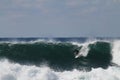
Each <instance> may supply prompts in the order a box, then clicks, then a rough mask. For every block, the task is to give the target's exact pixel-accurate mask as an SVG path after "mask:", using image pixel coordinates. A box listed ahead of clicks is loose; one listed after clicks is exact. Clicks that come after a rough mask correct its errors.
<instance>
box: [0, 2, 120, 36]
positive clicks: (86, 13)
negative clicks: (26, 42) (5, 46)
mask: <svg viewBox="0 0 120 80" xmlns="http://www.w3.org/2000/svg"><path fill="white" fill-rule="evenodd" d="M0 37H120V0H0Z"/></svg>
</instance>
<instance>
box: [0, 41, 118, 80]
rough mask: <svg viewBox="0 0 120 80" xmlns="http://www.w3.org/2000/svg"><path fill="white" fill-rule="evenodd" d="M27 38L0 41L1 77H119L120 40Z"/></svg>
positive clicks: (41, 79) (28, 79) (47, 79)
mask: <svg viewBox="0 0 120 80" xmlns="http://www.w3.org/2000/svg"><path fill="white" fill-rule="evenodd" d="M25 40H26V39H24V40H23V39H22V40H19V39H17V40H13V39H11V40H10V41H9V40H6V41H5V40H2V41H1V42H0V80H120V76H119V75H120V62H119V61H120V40H119V39H117V40H114V39H112V40H108V39H107V40H106V39H102V40H99V39H95V40H90V39H89V40H88V39H87V40H83V41H81V40H80V41H78V40H79V39H72V40H71V39H67V40H65V39H62V40H60V39H58V40H56V39H52V40H51V39H50V40H46V39H45V40H44V39H37V40H36V39H34V40H33V39H31V40H27V41H25ZM41 45H42V46H41ZM51 47H52V48H51ZM44 48H46V49H45V50H44ZM31 49H32V50H31ZM59 49H60V50H59ZM41 50H42V51H41ZM46 50H47V51H48V50H49V51H48V52H47V51H46ZM58 50H59V51H58ZM74 50H78V53H77V54H74ZM54 51H55V52H54ZM33 52H35V53H33ZM42 52H43V53H42ZM59 52H60V53H59ZM62 52H63V53H64V54H63V53H62ZM28 53H29V54H28ZM32 53H33V54H32ZM38 53H39V54H38ZM51 53H53V54H52V55H51ZM65 53H66V54H65ZM69 53H70V54H69ZM96 53H98V54H96ZM23 54H24V55H23ZM101 54H102V55H101ZM33 55H37V56H38V57H37V56H33ZM98 56H99V57H100V58H99V57H98ZM101 56H103V57H101ZM104 56H105V57H104ZM111 56H112V57H111ZM56 57H57V58H56ZM59 57H60V58H59ZM95 57H97V58H95ZM40 58H43V59H40ZM61 58H62V59H61ZM93 58H94V59H93ZM104 58H106V59H104ZM100 59H101V60H100ZM64 60H66V61H64ZM79 60H81V61H79ZM94 60H96V61H95V62H94ZM70 61H71V62H70ZM61 62H62V63H61ZM92 62H93V63H94V64H92ZM78 64H79V65H78ZM72 65H74V66H72ZM63 66H64V67H63ZM69 66H72V67H69ZM56 67H57V68H56ZM79 67H80V68H79ZM61 68H62V70H61ZM86 68H90V70H86Z"/></svg>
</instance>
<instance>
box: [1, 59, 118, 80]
mask: <svg viewBox="0 0 120 80" xmlns="http://www.w3.org/2000/svg"><path fill="white" fill-rule="evenodd" d="M119 74H120V68H119V67H110V68H108V69H106V70H104V69H101V68H97V69H92V71H90V72H84V71H79V70H76V69H74V70H72V71H63V72H57V71H54V70H52V69H50V68H49V67H47V66H41V67H36V66H25V65H20V64H17V63H11V62H9V61H8V60H1V61H0V80H120V76H119Z"/></svg>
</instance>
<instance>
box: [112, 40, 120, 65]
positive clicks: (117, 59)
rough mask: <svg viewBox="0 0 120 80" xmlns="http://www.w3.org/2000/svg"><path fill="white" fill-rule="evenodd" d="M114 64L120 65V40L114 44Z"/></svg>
mask: <svg viewBox="0 0 120 80" xmlns="http://www.w3.org/2000/svg"><path fill="white" fill-rule="evenodd" d="M112 55H113V60H112V61H113V62H114V63H116V64H118V65H120V40H115V41H113V43H112Z"/></svg>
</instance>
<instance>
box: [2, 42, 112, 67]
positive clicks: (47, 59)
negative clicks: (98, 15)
mask: <svg viewBox="0 0 120 80" xmlns="http://www.w3.org/2000/svg"><path fill="white" fill-rule="evenodd" d="M83 44H84V43H83ZM82 47H84V46H83V45H81V46H78V45H73V44H72V43H67V42H60V43H53V42H45V41H44V42H34V43H19V42H18V43H15V44H13V43H12V42H1V43H0V57H1V59H2V58H7V59H9V60H11V61H14V62H18V63H21V64H26V63H28V64H35V65H40V64H47V65H49V66H50V67H51V68H53V69H73V68H77V69H81V68H86V67H87V68H91V67H95V68H97V67H102V68H107V67H108V66H109V65H110V64H111V60H112V55H111V46H110V43H108V42H102V41H98V42H94V43H89V45H88V46H87V48H89V51H88V53H87V56H79V57H78V58H75V56H76V55H75V54H74V53H75V52H76V50H78V52H80V50H81V49H82Z"/></svg>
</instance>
